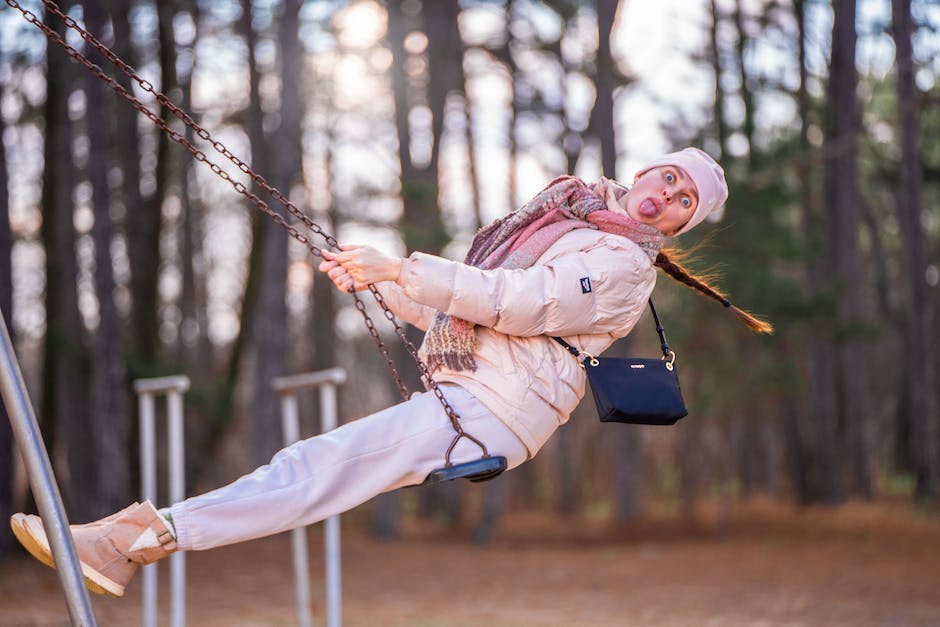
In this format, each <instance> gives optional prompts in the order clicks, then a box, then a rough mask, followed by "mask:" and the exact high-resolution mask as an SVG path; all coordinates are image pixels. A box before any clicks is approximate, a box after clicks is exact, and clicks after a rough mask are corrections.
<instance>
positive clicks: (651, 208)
mask: <svg viewBox="0 0 940 627" xmlns="http://www.w3.org/2000/svg"><path fill="white" fill-rule="evenodd" d="M638 209H639V211H640V215H641V216H643V217H644V218H655V217H656V216H657V215H658V214H659V208H657V207H656V205H655V204H654V203H653V201H652V200H650V199H649V198H644V199H643V200H642V202H640V206H639V207H638Z"/></svg>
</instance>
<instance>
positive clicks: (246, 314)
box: [193, 0, 270, 483]
mask: <svg viewBox="0 0 940 627" xmlns="http://www.w3.org/2000/svg"><path fill="white" fill-rule="evenodd" d="M240 5H241V17H240V18H239V20H238V23H237V24H236V30H237V32H238V35H239V36H240V37H241V38H242V39H243V40H244V43H245V64H246V65H247V67H248V109H247V110H246V111H244V112H242V115H241V119H242V126H243V127H244V129H245V133H246V134H247V135H248V140H249V142H250V144H251V167H252V169H253V170H255V171H259V170H260V169H261V164H263V163H267V161H266V154H265V143H264V129H263V128H262V126H261V122H262V116H263V114H262V111H261V94H260V91H259V83H260V76H259V74H258V66H257V63H255V32H254V28H253V27H252V23H251V22H252V5H251V1H250V0H240ZM251 191H252V192H253V193H254V194H256V195H258V196H259V198H262V197H263V195H264V192H263V191H262V190H261V189H260V188H259V187H258V186H257V185H256V184H252V186H251ZM250 216H251V218H250V219H251V248H250V250H249V251H248V270H247V272H246V278H245V292H244V294H243V295H242V302H241V305H240V307H239V312H238V324H239V326H238V334H237V335H236V336H235V340H234V341H233V342H232V348H231V350H230V351H229V355H228V364H227V366H226V368H225V374H224V376H223V377H222V380H221V381H220V382H219V386H218V397H217V399H216V403H215V405H214V408H213V415H212V418H211V420H210V427H209V429H208V430H207V431H206V434H205V436H204V441H203V443H202V445H201V446H200V448H201V449H202V450H203V451H204V454H203V455H202V456H201V457H200V459H199V461H197V462H196V464H195V465H194V468H193V475H194V476H193V480H194V482H196V483H198V482H199V481H200V480H201V479H202V478H203V477H204V476H206V475H207V474H208V473H209V471H210V469H211V468H212V463H213V459H215V456H216V452H217V451H218V449H219V446H220V445H221V443H222V433H223V432H224V431H225V430H226V428H227V427H228V426H229V425H231V424H232V421H233V419H234V415H235V389H236V387H237V386H238V383H239V378H240V377H241V370H242V365H243V361H242V360H243V358H244V356H245V353H246V351H247V350H248V347H249V343H250V338H251V337H252V333H253V331H254V327H255V324H254V319H255V312H256V309H257V303H258V292H259V285H260V283H261V276H260V272H261V252H262V249H263V247H264V232H265V229H266V228H267V227H268V226H270V220H269V219H268V217H267V216H265V215H264V214H262V213H261V212H260V211H255V210H254V209H252V210H251V214H250ZM265 461H267V460H265Z"/></svg>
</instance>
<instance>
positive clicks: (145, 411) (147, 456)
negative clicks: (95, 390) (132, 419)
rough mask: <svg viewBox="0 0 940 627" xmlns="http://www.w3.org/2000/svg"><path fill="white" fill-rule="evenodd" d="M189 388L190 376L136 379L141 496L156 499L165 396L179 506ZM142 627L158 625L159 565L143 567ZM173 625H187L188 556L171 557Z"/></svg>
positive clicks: (172, 494)
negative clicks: (157, 402) (157, 408)
mask: <svg viewBox="0 0 940 627" xmlns="http://www.w3.org/2000/svg"><path fill="white" fill-rule="evenodd" d="M188 389H189V377H186V376H184V375H177V376H172V377H160V378H156V379H137V380H136V381H134V390H135V391H136V392H137V394H138V395H139V396H140V400H139V404H140V465H141V469H140V478H141V496H142V498H144V499H147V500H150V501H153V502H156V500H157V462H156V425H155V422H156V420H155V412H154V396H156V395H157V394H164V395H166V402H167V407H166V412H167V447H168V448H169V456H168V459H167V463H168V465H169V472H168V474H169V498H170V502H171V503H178V502H180V501H182V500H183V499H184V498H185V497H186V486H185V473H184V459H183V456H184V455H183V452H184V442H183V392H185V391H186V390H188ZM143 571H144V581H143V586H144V590H143V613H144V616H143V624H144V627H156V625H157V599H158V595H157V564H150V565H148V566H144V568H143ZM170 625H171V626H172V627H184V626H185V625H186V555H185V553H183V552H182V551H179V552H176V553H174V554H173V555H171V556H170Z"/></svg>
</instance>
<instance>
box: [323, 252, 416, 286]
mask: <svg viewBox="0 0 940 627" xmlns="http://www.w3.org/2000/svg"><path fill="white" fill-rule="evenodd" d="M339 248H340V252H338V253H334V252H330V251H328V250H323V251H321V253H322V255H323V261H321V262H320V265H319V266H318V268H319V270H320V271H321V272H326V274H327V276H328V277H330V280H331V281H333V283H334V284H335V285H336V287H338V288H339V289H341V290H343V291H345V292H356V291H359V290H364V289H366V288H367V287H368V286H369V284H371V283H380V282H382V281H395V280H397V279H398V276H399V275H400V274H401V268H402V263H403V261H404V260H403V259H401V257H392V256H389V255H386V254H384V253H382V252H379V251H378V250H377V249H375V248H373V247H371V246H364V245H360V244H346V245H340V247H339Z"/></svg>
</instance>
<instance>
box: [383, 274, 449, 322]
mask: <svg viewBox="0 0 940 627" xmlns="http://www.w3.org/2000/svg"><path fill="white" fill-rule="evenodd" d="M375 287H376V288H378V290H379V293H380V294H381V295H382V298H384V299H385V304H387V305H388V308H389V309H391V310H392V313H393V314H395V315H396V316H397V317H398V318H401V319H402V320H404V321H405V322H407V323H408V324H410V325H412V326H415V327H418V328H419V329H421V330H422V331H427V330H428V329H429V328H430V327H431V324H432V323H433V322H434V314H436V313H437V312H436V311H435V310H434V309H432V308H431V307H428V306H427V305H422V304H421V303H417V302H415V301H413V300H412V299H410V298H408V296H406V295H405V293H404V291H403V290H402V288H401V287H400V286H398V285H396V284H395V283H393V282H392V281H383V282H381V283H376V285H375Z"/></svg>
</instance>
